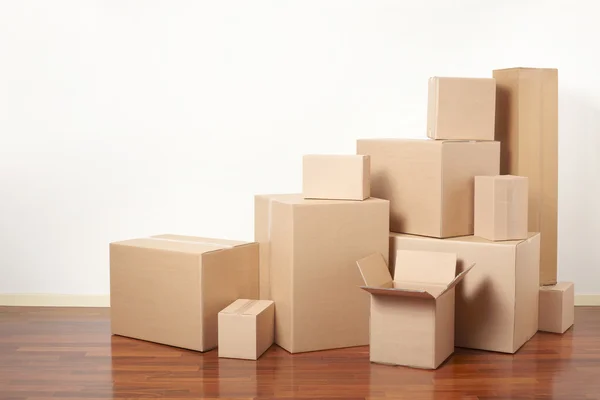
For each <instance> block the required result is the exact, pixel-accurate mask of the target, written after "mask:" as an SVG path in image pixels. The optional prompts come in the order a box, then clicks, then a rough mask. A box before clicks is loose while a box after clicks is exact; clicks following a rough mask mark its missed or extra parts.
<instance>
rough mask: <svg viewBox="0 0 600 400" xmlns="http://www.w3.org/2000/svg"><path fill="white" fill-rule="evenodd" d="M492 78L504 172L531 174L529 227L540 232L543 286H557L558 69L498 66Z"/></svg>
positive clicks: (501, 166) (521, 174)
mask: <svg viewBox="0 0 600 400" xmlns="http://www.w3.org/2000/svg"><path fill="white" fill-rule="evenodd" d="M493 76H494V78H495V79H496V85H497V90H496V104H497V108H496V136H497V140H499V141H500V142H501V143H502V152H501V153H502V158H501V160H500V172H501V173H502V174H513V175H518V176H526V177H527V178H529V187H530V188H531V189H532V190H530V191H529V201H528V204H529V212H528V216H529V231H530V232H540V234H541V235H542V236H541V244H540V246H541V247H540V254H541V255H540V279H539V284H540V285H553V284H555V283H556V279H557V256H558V253H557V249H558V70H557V69H554V68H509V69H499V70H494V71H493ZM566 183H567V184H568V182H566ZM565 187H566V186H565ZM567 190H568V189H567Z"/></svg>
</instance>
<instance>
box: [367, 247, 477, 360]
mask: <svg viewBox="0 0 600 400" xmlns="http://www.w3.org/2000/svg"><path fill="white" fill-rule="evenodd" d="M357 265H358V268H359V270H360V272H361V275H362V278H363V281H364V284H365V286H362V289H364V290H365V291H367V292H369V293H370V294H371V322H370V343H369V358H370V360H371V362H375V363H381V364H391V365H403V366H408V367H414V368H426V369H436V368H437V367H438V366H440V364H442V363H443V362H444V360H446V359H447V358H448V357H450V355H451V354H452V353H453V352H454V287H455V286H456V284H457V283H458V282H460V280H461V279H462V278H463V277H464V275H465V274H466V273H467V272H468V271H469V269H470V268H471V267H472V266H470V267H469V268H466V269H465V270H464V271H463V272H461V273H460V274H459V275H458V276H457V275H456V254H453V253H440V252H427V251H407V250H399V251H397V252H396V263H395V265H396V271H395V273H394V279H393V280H392V276H391V275H390V272H389V269H388V266H387V264H386V262H385V259H384V257H383V256H382V255H381V254H379V253H374V254H372V255H370V256H367V257H365V258H362V259H361V260H358V261H357Z"/></svg>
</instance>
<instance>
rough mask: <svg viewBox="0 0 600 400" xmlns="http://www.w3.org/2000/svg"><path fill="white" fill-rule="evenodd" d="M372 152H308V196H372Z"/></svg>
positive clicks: (304, 186)
mask: <svg viewBox="0 0 600 400" xmlns="http://www.w3.org/2000/svg"><path fill="white" fill-rule="evenodd" d="M370 168H371V160H370V159H369V156H360V155H354V154H350V155H342V154H331V155H326V154H308V155H305V156H304V157H303V158H302V194H303V195H304V198H305V199H327V200H364V199H366V198H368V197H370V196H371V174H370Z"/></svg>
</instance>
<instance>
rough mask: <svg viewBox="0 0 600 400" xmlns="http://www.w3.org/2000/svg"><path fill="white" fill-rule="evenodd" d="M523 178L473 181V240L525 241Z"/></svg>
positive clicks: (526, 233)
mask: <svg viewBox="0 0 600 400" xmlns="http://www.w3.org/2000/svg"><path fill="white" fill-rule="evenodd" d="M527 197H528V185H527V178H525V177H522V176H513V175H498V176H476V177H475V214H474V215H475V217H474V219H475V236H479V237H482V238H485V239H488V240H518V239H527V236H528V231H527Z"/></svg>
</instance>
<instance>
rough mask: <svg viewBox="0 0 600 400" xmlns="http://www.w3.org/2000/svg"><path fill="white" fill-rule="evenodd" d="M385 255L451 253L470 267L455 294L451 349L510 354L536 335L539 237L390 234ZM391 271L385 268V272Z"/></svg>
mask: <svg viewBox="0 0 600 400" xmlns="http://www.w3.org/2000/svg"><path fill="white" fill-rule="evenodd" d="M390 240H391V241H390V248H391V249H392V250H391V251H396V250H419V251H440V252H445V253H455V254H456V255H457V256H458V261H459V269H460V268H462V267H461V265H470V264H472V263H476V264H477V267H476V268H473V270H472V271H471V272H470V273H469V274H468V275H467V276H466V277H465V279H464V280H463V282H462V283H461V285H460V286H459V287H458V289H457V291H456V318H455V319H456V325H455V327H454V328H455V335H456V336H455V342H456V346H457V347H467V348H471V349H478V350H487V351H497V352H502V353H510V354H512V353H515V352H517V350H519V348H520V347H521V346H522V345H523V344H524V343H525V342H527V341H528V340H529V339H530V338H531V337H532V336H533V335H535V333H536V332H537V330H538V298H539V285H538V278H537V277H538V274H539V267H540V234H539V233H530V234H529V237H528V238H527V239H525V240H508V241H503V242H493V241H490V240H487V239H483V238H480V237H477V236H462V237H457V238H448V239H435V238H427V237H421V236H412V235H403V234H396V233H391V234H390ZM393 270H394V266H391V271H393Z"/></svg>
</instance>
